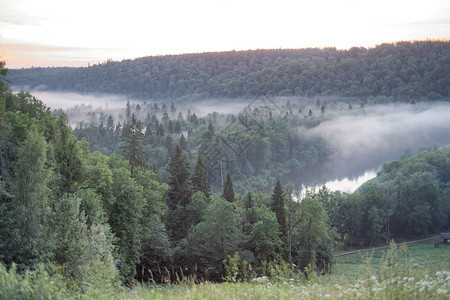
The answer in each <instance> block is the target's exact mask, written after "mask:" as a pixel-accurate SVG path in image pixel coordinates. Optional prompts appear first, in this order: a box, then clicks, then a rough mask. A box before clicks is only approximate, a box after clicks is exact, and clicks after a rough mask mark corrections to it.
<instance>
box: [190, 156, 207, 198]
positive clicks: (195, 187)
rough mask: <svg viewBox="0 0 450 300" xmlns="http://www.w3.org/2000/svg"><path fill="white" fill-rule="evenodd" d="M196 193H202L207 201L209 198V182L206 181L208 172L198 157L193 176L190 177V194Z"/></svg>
mask: <svg viewBox="0 0 450 300" xmlns="http://www.w3.org/2000/svg"><path fill="white" fill-rule="evenodd" d="M197 191H200V192H203V194H205V196H206V198H207V199H209V198H210V196H211V191H210V186H209V181H208V171H207V170H206V168H205V166H204V165H203V162H202V158H201V156H200V155H199V156H198V158H197V164H196V165H195V170H194V175H192V192H193V193H195V192H197Z"/></svg>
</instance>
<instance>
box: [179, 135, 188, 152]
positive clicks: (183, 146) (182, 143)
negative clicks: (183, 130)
mask: <svg viewBox="0 0 450 300" xmlns="http://www.w3.org/2000/svg"><path fill="white" fill-rule="evenodd" d="M180 147H181V150H183V151H187V148H188V146H187V141H186V139H185V138H184V135H183V134H181V137H180Z"/></svg>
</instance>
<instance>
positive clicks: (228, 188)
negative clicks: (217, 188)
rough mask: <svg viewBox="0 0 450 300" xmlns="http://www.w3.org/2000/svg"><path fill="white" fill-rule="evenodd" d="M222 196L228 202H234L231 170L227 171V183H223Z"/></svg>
mask: <svg viewBox="0 0 450 300" xmlns="http://www.w3.org/2000/svg"><path fill="white" fill-rule="evenodd" d="M222 197H223V198H224V199H225V200H227V201H228V202H234V189H233V182H232V181H231V176H230V172H227V177H226V179H225V183H224V184H223V192H222Z"/></svg>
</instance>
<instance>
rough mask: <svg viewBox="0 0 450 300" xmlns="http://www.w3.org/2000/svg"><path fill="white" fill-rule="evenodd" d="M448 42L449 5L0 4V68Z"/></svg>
mask: <svg viewBox="0 0 450 300" xmlns="http://www.w3.org/2000/svg"><path fill="white" fill-rule="evenodd" d="M425 39H441V40H442V39H450V1H449V0H296V1H290V0H277V1H275V0H273V1H266V0H258V1H253V0H226V1H221V0H120V1H116V0H0V56H1V57H0V60H2V61H6V67H7V68H22V67H25V68H27V67H32V66H34V67H37V66H41V67H50V66H88V64H96V63H102V62H104V61H106V60H107V59H109V58H110V59H113V60H117V61H120V60H122V59H133V58H137V57H143V56H150V55H166V54H182V53H198V52H211V51H229V50H248V49H273V48H307V47H320V48H322V47H336V48H338V49H347V48H350V47H354V46H356V47H374V46H376V45H378V44H381V43H391V42H396V41H409V40H425Z"/></svg>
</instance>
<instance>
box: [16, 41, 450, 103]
mask: <svg viewBox="0 0 450 300" xmlns="http://www.w3.org/2000/svg"><path fill="white" fill-rule="evenodd" d="M449 69H450V43H449V42H448V41H418V42H398V43H395V44H382V45H378V46H376V47H374V48H369V49H366V48H351V49H348V50H337V49H336V48H324V49H313V48H312V49H272V50H249V51H230V52H219V53H214V52H212V53H200V54H185V55H166V56H151V57H143V58H137V59H134V60H123V61H121V62H116V61H111V60H108V61H106V62H105V63H100V64H96V65H92V66H89V67H82V68H39V67H34V68H31V69H16V70H11V71H10V74H9V80H10V82H11V83H12V85H14V86H17V87H19V88H20V87H26V86H27V87H29V88H31V89H33V88H38V89H49V90H65V91H76V92H81V93H110V94H123V95H127V96H129V97H134V98H137V99H144V100H162V99H166V100H167V99H172V100H175V101H183V100H184V101H189V100H192V99H206V98H239V97H247V98H253V97H256V96H258V95H261V94H265V95H271V96H317V95H322V96H342V97H361V98H364V99H368V98H370V99H377V101H378V102H387V101H392V100H404V101H411V100H413V99H415V100H418V99H426V100H438V99H442V100H448V99H449V98H450V74H449V72H448V70H449Z"/></svg>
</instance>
